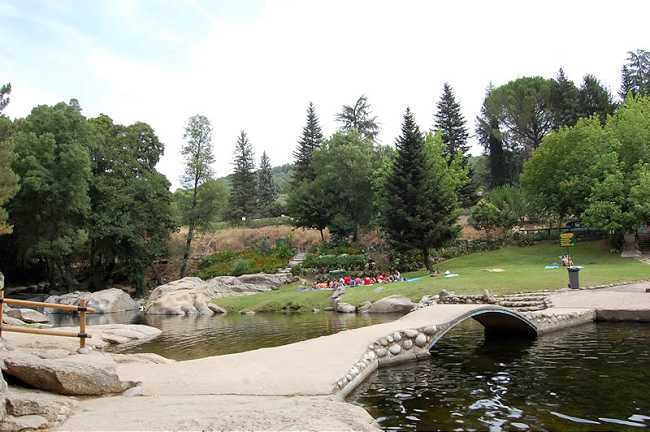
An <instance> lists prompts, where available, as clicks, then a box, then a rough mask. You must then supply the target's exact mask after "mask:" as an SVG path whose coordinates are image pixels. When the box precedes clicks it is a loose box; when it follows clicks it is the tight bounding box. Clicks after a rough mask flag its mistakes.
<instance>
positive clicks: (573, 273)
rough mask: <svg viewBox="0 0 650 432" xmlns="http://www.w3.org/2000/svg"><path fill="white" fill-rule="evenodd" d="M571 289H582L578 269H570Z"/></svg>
mask: <svg viewBox="0 0 650 432" xmlns="http://www.w3.org/2000/svg"><path fill="white" fill-rule="evenodd" d="M567 270H568V271H569V288H571V289H578V288H580V269H579V268H578V267H569V268H568V269H567Z"/></svg>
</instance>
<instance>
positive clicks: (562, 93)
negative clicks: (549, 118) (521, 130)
mask: <svg viewBox="0 0 650 432" xmlns="http://www.w3.org/2000/svg"><path fill="white" fill-rule="evenodd" d="M578 104H579V98H578V88H577V87H576V86H575V84H574V83H573V81H571V80H570V79H568V78H567V77H566V75H565V74H564V70H562V68H560V70H559V71H558V73H557V76H556V77H555V80H553V83H552V84H551V99H550V105H551V110H552V112H553V129H556V130H557V129H560V128H561V127H562V126H573V125H575V124H576V122H577V121H578Z"/></svg>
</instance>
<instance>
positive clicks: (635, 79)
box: [623, 50, 650, 96]
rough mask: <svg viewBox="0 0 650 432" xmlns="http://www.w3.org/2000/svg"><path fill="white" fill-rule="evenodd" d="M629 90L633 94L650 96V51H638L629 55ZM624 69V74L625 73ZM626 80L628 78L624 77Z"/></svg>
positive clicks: (627, 67) (626, 67) (630, 52)
mask: <svg viewBox="0 0 650 432" xmlns="http://www.w3.org/2000/svg"><path fill="white" fill-rule="evenodd" d="M625 69H627V74H628V77H627V79H628V80H629V83H628V85H629V89H628V90H631V91H632V92H633V94H639V95H643V96H648V95H650V51H645V50H636V51H629V52H628V53H627V64H626V65H625ZM625 69H624V72H625ZM623 79H624V80H625V79H626V77H625V76H624V77H623Z"/></svg>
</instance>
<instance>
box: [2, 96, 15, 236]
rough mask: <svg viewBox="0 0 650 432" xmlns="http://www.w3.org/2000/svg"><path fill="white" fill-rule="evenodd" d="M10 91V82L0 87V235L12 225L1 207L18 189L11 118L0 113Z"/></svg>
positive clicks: (9, 231)
mask: <svg viewBox="0 0 650 432" xmlns="http://www.w3.org/2000/svg"><path fill="white" fill-rule="evenodd" d="M10 92H11V84H6V85H4V86H2V88H0V235H3V234H9V233H11V230H12V227H11V225H9V224H8V223H7V219H8V217H9V215H8V214H7V211H6V210H5V209H4V208H3V206H4V205H5V203H7V201H9V200H10V199H11V198H12V197H13V196H14V195H15V194H16V192H17V191H18V178H17V177H16V174H15V173H14V172H13V171H12V169H11V165H12V162H13V141H12V140H11V134H12V128H13V125H12V123H11V120H9V119H8V118H7V117H5V116H4V115H3V114H2V110H3V109H4V108H5V107H6V106H7V104H8V103H9V98H7V97H6V95H7V94H9V93H10Z"/></svg>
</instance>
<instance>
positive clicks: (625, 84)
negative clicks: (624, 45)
mask: <svg viewBox="0 0 650 432" xmlns="http://www.w3.org/2000/svg"><path fill="white" fill-rule="evenodd" d="M629 94H631V95H636V94H637V88H636V86H635V84H634V76H633V74H632V72H631V71H630V68H628V67H627V65H623V67H622V68H621V89H620V90H619V91H618V95H619V96H620V98H621V99H625V98H626V97H627V95H629Z"/></svg>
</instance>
